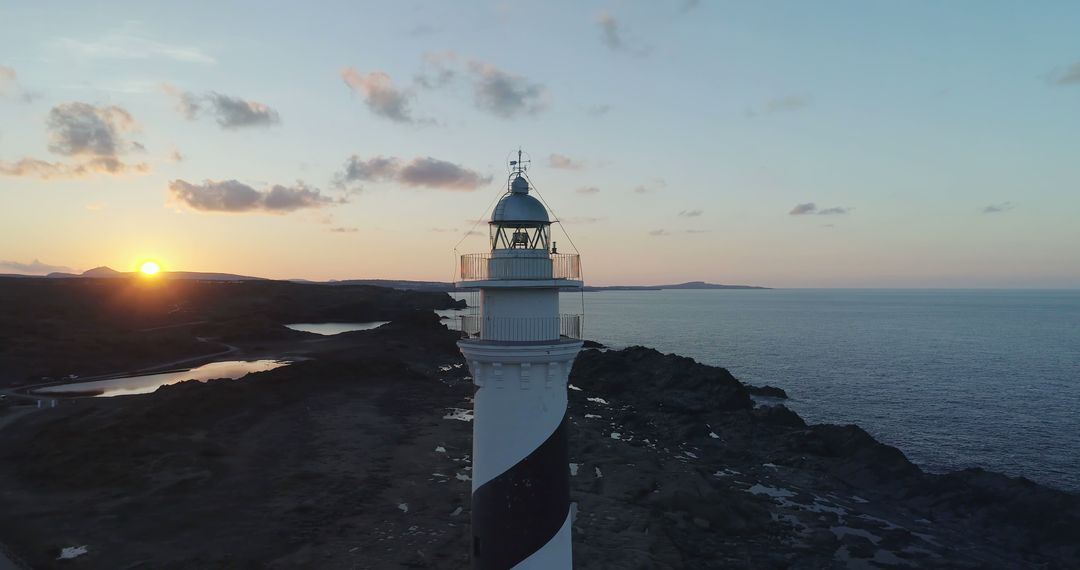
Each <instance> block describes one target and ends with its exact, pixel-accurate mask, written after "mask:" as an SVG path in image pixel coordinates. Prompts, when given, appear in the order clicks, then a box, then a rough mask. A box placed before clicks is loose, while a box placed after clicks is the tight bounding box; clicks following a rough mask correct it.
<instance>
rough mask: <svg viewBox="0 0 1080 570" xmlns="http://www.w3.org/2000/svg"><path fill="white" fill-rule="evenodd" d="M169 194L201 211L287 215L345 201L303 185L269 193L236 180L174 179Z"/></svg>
mask: <svg viewBox="0 0 1080 570" xmlns="http://www.w3.org/2000/svg"><path fill="white" fill-rule="evenodd" d="M169 192H170V194H171V195H172V198H173V200H175V201H176V202H178V203H180V204H183V205H185V206H187V207H188V208H191V209H192V210H195V211H198V212H226V213H246V212H262V213H270V214H287V213H289V212H294V211H296V210H302V209H305V208H322V207H324V206H330V205H333V204H340V203H342V202H343V201H344V200H342V199H334V198H331V197H329V196H324V195H323V194H322V193H320V192H319V190H318V189H316V188H311V187H309V186H307V185H305V184H304V183H303V182H297V183H296V184H295V185H294V186H282V185H280V184H275V185H274V186H271V187H269V188H267V189H265V190H256V189H254V188H252V187H251V186H248V185H247V184H244V183H242V182H237V181H236V180H221V181H214V180H205V181H203V183H202V184H192V183H190V182H187V181H184V180H173V181H172V182H170V183H169Z"/></svg>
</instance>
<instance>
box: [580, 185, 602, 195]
mask: <svg viewBox="0 0 1080 570" xmlns="http://www.w3.org/2000/svg"><path fill="white" fill-rule="evenodd" d="M574 192H577V193H578V194H598V193H600V189H599V188H597V187H596V186H582V187H581V188H578V189H577V190H574Z"/></svg>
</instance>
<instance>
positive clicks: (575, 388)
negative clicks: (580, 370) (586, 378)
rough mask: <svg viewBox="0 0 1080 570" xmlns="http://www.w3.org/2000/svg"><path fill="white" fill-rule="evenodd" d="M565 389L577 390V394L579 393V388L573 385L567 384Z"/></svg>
mask: <svg viewBox="0 0 1080 570" xmlns="http://www.w3.org/2000/svg"><path fill="white" fill-rule="evenodd" d="M566 387H567V388H570V389H571V390H577V391H578V392H580V391H581V388H578V387H577V386H574V385H573V384H567V385H566Z"/></svg>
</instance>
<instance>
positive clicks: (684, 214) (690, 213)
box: [679, 210, 705, 218]
mask: <svg viewBox="0 0 1080 570" xmlns="http://www.w3.org/2000/svg"><path fill="white" fill-rule="evenodd" d="M704 213H705V210H683V211H681V212H679V217H680V218H698V217H700V216H701V215H702V214H704Z"/></svg>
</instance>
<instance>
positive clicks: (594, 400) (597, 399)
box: [585, 398, 608, 406]
mask: <svg viewBox="0 0 1080 570" xmlns="http://www.w3.org/2000/svg"><path fill="white" fill-rule="evenodd" d="M585 399H586V400H588V401H590V402H594V403H597V404H604V405H605V406H606V405H608V401H607V400H605V399H603V398H585Z"/></svg>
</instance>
